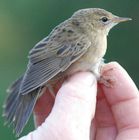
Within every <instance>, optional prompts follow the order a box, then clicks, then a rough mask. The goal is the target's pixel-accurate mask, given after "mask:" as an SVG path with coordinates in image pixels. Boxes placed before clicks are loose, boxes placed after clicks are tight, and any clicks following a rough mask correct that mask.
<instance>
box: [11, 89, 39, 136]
mask: <svg viewBox="0 0 139 140" xmlns="http://www.w3.org/2000/svg"><path fill="white" fill-rule="evenodd" d="M39 91H40V90H39V89H36V90H35V91H33V92H31V93H29V94H27V95H21V96H20V97H19V102H20V104H19V105H18V107H17V109H16V112H15V114H14V118H13V119H14V120H13V124H14V128H15V133H16V135H17V136H19V134H20V133H21V132H22V130H23V128H24V126H25V125H26V123H27V121H28V120H29V117H30V115H31V113H32V111H33V108H34V105H35V103H36V101H37V98H38V96H39V93H40V92H39Z"/></svg>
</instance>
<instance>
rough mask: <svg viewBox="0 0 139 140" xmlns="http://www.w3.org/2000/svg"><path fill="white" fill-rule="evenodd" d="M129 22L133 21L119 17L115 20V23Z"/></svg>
mask: <svg viewBox="0 0 139 140" xmlns="http://www.w3.org/2000/svg"><path fill="white" fill-rule="evenodd" d="M129 20H132V19H131V18H126V17H118V16H115V17H114V18H113V22H115V23H120V22H125V21H129Z"/></svg>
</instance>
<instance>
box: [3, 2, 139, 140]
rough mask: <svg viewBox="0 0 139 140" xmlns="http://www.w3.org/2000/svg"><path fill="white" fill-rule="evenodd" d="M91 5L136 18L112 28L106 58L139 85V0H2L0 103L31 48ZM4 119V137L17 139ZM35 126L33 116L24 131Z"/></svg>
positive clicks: (24, 63) (21, 69)
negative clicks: (73, 14)
mask: <svg viewBox="0 0 139 140" xmlns="http://www.w3.org/2000/svg"><path fill="white" fill-rule="evenodd" d="M88 7H100V8H104V9H107V10H109V11H111V12H113V13H115V14H116V15H119V16H127V17H131V18H132V19H133V20H132V21H130V22H127V23H123V24H120V25H118V26H116V27H115V28H114V29H113V30H112V31H111V32H110V34H109V37H108V51H107V54H106V55H105V59H106V62H109V61H118V62H119V63H120V64H121V65H122V66H123V67H124V68H125V69H126V70H127V71H128V73H129V74H130V76H131V77H132V78H133V80H134V81H135V83H136V85H137V86H138V85H139V79H138V77H139V64H138V61H139V60H138V59H139V53H138V52H139V35H138V34H139V1H138V0H126V1H116V0H0V106H2V104H3V102H4V99H5V97H6V93H5V90H6V88H7V86H8V85H9V84H10V83H11V82H12V81H13V80H15V79H16V78H17V77H18V76H19V75H20V74H22V73H23V72H24V71H25V68H26V64H27V62H28V59H27V55H28V51H29V50H30V49H31V48H32V47H33V46H34V45H35V44H36V43H37V42H38V41H40V40H41V39H42V38H44V37H45V36H47V35H48V33H49V32H50V31H51V30H52V28H53V27H55V26H56V25H57V24H59V23H60V22H62V21H63V20H65V19H67V18H68V17H70V16H71V15H72V13H73V12H74V11H76V10H78V9H81V8H88ZM0 114H2V107H1V108H0ZM3 123H4V119H3V118H2V117H1V116H0V134H1V139H3V140H6V139H7V140H8V139H9V140H14V139H16V138H15V137H14V135H13V134H12V129H11V128H7V127H5V126H4V125H3ZM33 129H34V126H33V121H32V119H31V120H30V122H29V124H28V125H27V126H26V128H25V129H24V132H23V133H22V135H25V134H27V133H28V132H29V131H31V130H33Z"/></svg>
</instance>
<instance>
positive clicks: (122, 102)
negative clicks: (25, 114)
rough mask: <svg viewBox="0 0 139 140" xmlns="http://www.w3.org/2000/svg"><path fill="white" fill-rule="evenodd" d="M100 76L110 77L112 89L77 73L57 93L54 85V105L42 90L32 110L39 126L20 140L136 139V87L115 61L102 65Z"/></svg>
mask: <svg viewBox="0 0 139 140" xmlns="http://www.w3.org/2000/svg"><path fill="white" fill-rule="evenodd" d="M102 75H103V76H104V77H111V79H112V87H106V86H104V85H103V84H98V85H97V82H96V79H95V77H94V76H93V75H92V74H91V73H90V72H79V73H77V74H75V75H73V76H71V77H70V78H69V79H68V80H66V81H65V82H64V84H63V85H62V87H61V88H60V89H59V90H58V88H59V86H60V83H59V84H58V85H57V87H56V89H55V90H56V91H58V93H57V95H56V99H55V103H54V99H53V97H52V96H51V95H50V94H48V91H46V92H45V94H44V95H43V96H42V97H41V98H40V99H39V101H38V102H37V104H36V107H35V110H34V116H35V123H36V126H39V125H40V126H39V127H38V128H37V129H36V130H35V131H33V132H31V133H29V134H28V135H27V136H25V137H22V138H21V140H38V139H41V140H47V139H48V140H138V139H139V109H138V107H139V93H138V89H137V87H136V86H135V84H134V82H133V81H132V79H131V78H130V77H129V75H128V74H127V72H126V71H125V70H124V69H123V68H122V67H121V66H120V65H119V64H118V63H116V62H111V63H108V64H106V65H104V67H103V69H102ZM97 89H98V93H97ZM96 96H97V98H96ZM50 111H51V112H50ZM47 116H48V117H47ZM91 120H92V121H91ZM42 122H44V123H42ZM90 126H91V127H90Z"/></svg>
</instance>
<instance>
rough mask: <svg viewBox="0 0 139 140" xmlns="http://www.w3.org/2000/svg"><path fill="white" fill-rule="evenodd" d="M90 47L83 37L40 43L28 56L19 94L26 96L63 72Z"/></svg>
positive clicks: (89, 43)
mask: <svg viewBox="0 0 139 140" xmlns="http://www.w3.org/2000/svg"><path fill="white" fill-rule="evenodd" d="M45 40H46V41H45ZM90 45H91V42H90V41H89V40H88V39H87V38H85V37H81V38H80V39H78V40H76V41H75V40H73V41H64V42H63V43H57V42H52V43H49V41H47V38H46V39H44V40H43V41H41V42H40V43H39V44H37V45H36V46H35V48H33V49H32V51H31V52H30V54H29V59H30V61H29V64H28V68H27V71H26V73H25V75H24V78H23V80H22V84H21V88H20V93H21V94H28V93H29V92H31V91H32V90H34V89H36V88H38V87H39V86H42V85H44V84H45V83H46V82H47V81H48V80H50V79H51V78H53V77H54V76H55V75H57V74H58V73H60V72H62V71H65V70H66V69H67V68H68V67H69V66H70V65H71V64H72V63H73V62H75V61H76V60H77V59H79V58H80V57H81V56H82V55H83V54H84V53H85V52H86V51H87V49H88V48H89V47H90Z"/></svg>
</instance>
